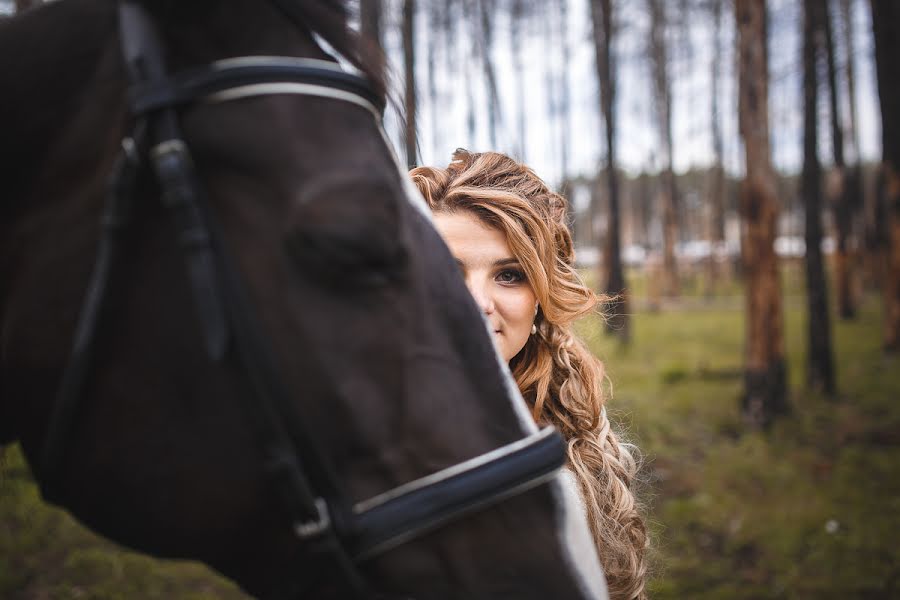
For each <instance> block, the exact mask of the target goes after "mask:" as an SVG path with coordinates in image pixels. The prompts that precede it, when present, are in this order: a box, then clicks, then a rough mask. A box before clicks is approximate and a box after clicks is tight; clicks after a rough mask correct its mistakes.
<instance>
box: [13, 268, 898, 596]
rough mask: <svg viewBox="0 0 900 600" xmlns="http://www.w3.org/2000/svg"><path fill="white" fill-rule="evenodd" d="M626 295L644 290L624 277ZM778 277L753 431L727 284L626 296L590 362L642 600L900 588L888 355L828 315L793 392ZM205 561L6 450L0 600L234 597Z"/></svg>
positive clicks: (794, 296) (859, 324) (892, 366)
mask: <svg viewBox="0 0 900 600" xmlns="http://www.w3.org/2000/svg"><path fill="white" fill-rule="evenodd" d="M632 282H633V283H634V285H635V288H636V289H638V290H640V289H643V287H644V282H642V281H641V280H640V279H639V278H636V277H632ZM797 282H798V278H796V274H795V273H792V272H788V273H787V274H786V279H785V290H786V302H785V305H786V326H787V336H786V340H787V349H788V359H789V369H790V370H789V378H790V383H791V404H792V407H793V414H792V415H791V416H790V417H787V418H785V419H783V420H781V421H780V422H778V423H777V424H776V425H775V426H774V427H773V429H772V430H771V431H770V432H768V433H765V434H763V433H754V432H748V431H746V430H745V427H744V425H743V423H742V421H741V418H740V415H739V411H738V398H739V395H740V391H741V367H742V352H743V350H742V348H743V346H742V343H743V342H742V339H743V315H742V312H741V310H742V306H743V305H742V302H741V300H740V295H739V293H740V290H739V288H737V287H736V286H731V287H729V288H728V292H727V293H726V296H725V297H724V298H722V299H719V300H715V301H711V302H706V301H704V300H703V299H702V298H701V297H700V296H699V295H697V296H691V295H690V294H692V293H694V294H699V293H700V288H701V286H699V285H692V284H690V282H689V284H688V285H687V286H686V288H685V291H686V293H687V294H688V297H687V298H685V299H684V300H683V301H681V302H680V303H677V304H671V305H668V306H666V307H664V309H663V310H661V311H659V312H646V311H645V310H644V309H642V308H641V306H642V304H641V302H635V303H634V306H635V307H636V308H635V314H634V318H633V343H632V344H631V346H630V347H628V348H627V349H623V348H621V347H619V346H618V344H617V342H616V341H615V340H614V338H610V337H607V336H605V335H604V334H603V333H602V323H601V322H600V321H599V319H593V320H587V321H585V322H583V323H581V325H580V330H581V333H582V334H583V336H584V337H585V338H587V339H588V341H589V343H590V344H591V345H592V347H593V349H594V350H595V352H596V353H597V354H598V355H599V356H600V357H601V358H603V359H604V361H605V362H606V364H607V368H608V372H609V375H610V378H611V381H612V383H613V386H614V391H615V398H614V400H613V401H612V402H611V403H610V408H611V410H612V413H613V415H614V416H615V417H617V418H618V419H619V420H620V421H621V422H622V423H623V424H624V425H625V426H626V427H627V429H628V432H629V436H630V437H631V439H632V441H634V442H636V443H638V444H639V445H640V446H641V448H642V449H643V451H644V454H645V455H646V468H645V479H646V486H645V490H644V493H643V497H644V499H645V501H646V503H647V505H648V514H649V518H650V522H651V528H652V531H653V536H654V545H655V550H654V561H653V562H654V571H655V574H654V579H653V581H652V583H651V595H652V597H653V598H656V599H665V598H679V599H684V598H691V599H695V598H696V599H719V598H721V599H732V598H734V599H742V598H748V599H749V598H798V599H805V598H810V599H811V598H824V599H828V598H842V599H848V598H849V599H852V598H860V599H862V598H866V599H868V598H900V549H898V546H897V544H896V542H895V537H896V536H897V534H898V533H900V360H898V359H897V358H894V359H886V358H884V357H883V356H882V354H881V351H880V314H879V308H880V307H879V304H878V302H877V300H876V299H875V298H874V297H873V298H869V299H867V302H866V303H865V304H864V306H863V310H862V312H861V314H860V316H859V318H858V319H857V320H855V321H853V322H847V323H844V322H838V323H836V324H835V328H836V329H835V331H834V340H835V352H836V358H837V361H836V362H837V368H838V387H839V389H840V394H839V396H838V398H836V399H834V400H829V399H826V398H824V397H821V396H820V395H817V394H813V393H808V392H806V391H804V389H803V385H802V382H803V378H804V369H803V360H804V346H805V343H804V340H805V334H804V331H805V317H804V310H803V299H802V296H800V295H799V294H800V288H799V285H798V283H797ZM239 597H241V596H240V594H239V592H237V590H235V589H234V587H233V586H230V585H229V584H228V583H226V582H223V581H221V580H219V579H217V578H215V577H214V576H212V575H210V574H209V573H208V572H207V571H205V570H204V569H203V568H201V567H199V566H197V565H193V564H185V563H174V562H164V561H153V560H150V559H147V558H144V557H140V556H136V555H134V554H130V553H124V552H120V551H118V550H117V549H116V548H115V547H113V546H112V545H111V544H109V543H108V542H105V541H103V540H99V539H97V538H96V537H94V536H93V535H91V534H89V533H88V532H86V531H84V530H83V529H81V528H80V527H79V526H78V525H77V524H75V523H74V522H73V521H72V520H71V519H70V518H69V517H68V516H66V515H65V514H64V513H62V512H60V511H57V510H54V509H51V508H48V507H47V506H45V505H43V504H42V503H41V502H40V500H39V498H38V495H37V491H36V489H35V488H34V486H33V485H32V483H31V481H30V476H29V474H28V471H27V469H26V467H25V466H24V465H23V463H22V459H21V456H20V454H19V452H18V450H17V449H16V448H13V449H11V450H9V451H7V452H6V455H5V457H4V458H3V459H2V464H0V598H9V599H19V598H29V599H30V598H52V599H69V598H91V599H110V600H112V599H119V598H123V599H124V598H146V599H149V598H190V599H195V600H199V599H203V598H239Z"/></svg>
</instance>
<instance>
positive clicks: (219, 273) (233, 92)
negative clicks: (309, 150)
mask: <svg viewBox="0 0 900 600" xmlns="http://www.w3.org/2000/svg"><path fill="white" fill-rule="evenodd" d="M276 3H277V4H278V6H279V8H281V9H282V10H283V11H284V12H287V13H288V14H289V15H291V12H290V11H291V10H292V9H291V7H290V0H286V1H285V0H276ZM119 33H120V37H121V41H122V50H123V55H124V58H125V65H126V69H127V72H128V76H129V80H130V84H131V87H130V90H129V106H130V110H131V114H132V116H133V118H134V127H133V130H132V133H131V135H130V136H129V137H127V138H125V140H124V141H123V143H122V148H123V149H122V151H121V153H120V154H119V156H118V158H117V160H116V163H115V165H114V168H113V172H112V175H111V177H110V184H109V189H108V191H107V200H106V204H105V208H104V211H103V216H102V229H101V231H102V233H101V238H100V242H99V247H98V250H97V256H96V258H95V264H94V270H93V272H92V275H91V280H90V282H89V286H88V290H87V292H86V295H85V298H84V302H83V305H82V307H81V312H80V315H79V320H78V323H77V326H76V331H75V336H74V341H73V348H72V353H71V357H70V360H69V363H68V364H67V365H66V368H65V371H64V373H63V378H62V382H61V384H60V387H59V390H58V394H57V398H56V402H55V405H54V409H53V413H52V415H51V419H50V423H49V429H48V433H47V436H46V440H45V444H44V448H43V454H42V462H41V464H40V470H41V474H42V477H41V480H42V486H43V488H42V489H43V493H44V495H45V496H46V497H47V498H48V499H54V498H61V493H62V490H61V489H60V486H61V482H62V473H63V468H64V466H65V465H64V460H63V457H64V452H65V449H66V447H67V445H68V442H69V438H70V435H71V429H72V423H73V419H74V415H75V412H76V409H77V407H78V403H79V400H80V398H81V396H82V395H83V392H84V387H85V384H86V382H87V378H88V375H89V373H90V370H91V366H92V364H93V356H94V348H95V346H96V339H97V330H98V326H99V322H100V318H101V315H102V312H103V307H104V304H105V301H106V298H107V295H108V294H107V290H108V288H109V281H110V278H111V274H112V273H113V271H114V270H115V268H116V265H117V263H119V262H120V259H121V252H120V246H121V245H122V243H123V241H124V240H123V236H122V232H123V231H124V230H125V229H126V228H127V227H128V225H129V223H130V221H131V213H132V205H133V202H134V198H135V187H136V180H137V177H138V174H139V173H140V172H141V170H142V169H146V168H147V167H148V166H149V168H151V169H152V174H153V175H154V176H155V177H156V179H157V181H158V183H159V186H160V190H161V196H162V204H163V205H164V206H165V207H166V209H167V211H168V213H169V217H170V219H171V220H172V222H173V224H174V226H175V228H176V232H177V234H178V241H179V245H180V246H181V249H182V253H183V257H184V261H185V266H186V270H187V274H188V279H189V281H190V287H191V292H192V296H193V299H194V303H195V308H196V312H197V315H198V317H199V319H200V321H201V325H202V328H203V334H204V340H205V348H206V351H207V354H208V356H209V358H210V360H212V361H216V362H222V361H224V360H226V359H234V360H236V361H237V362H238V364H239V366H240V368H241V371H242V373H243V374H244V375H245V377H246V381H247V384H248V387H249V389H250V391H251V392H252V394H249V395H246V396H242V397H244V398H245V401H246V403H247V414H248V415H249V416H250V420H249V421H250V424H251V426H252V427H253V429H254V433H255V436H256V438H257V441H258V443H260V444H261V447H262V449H263V455H264V457H265V458H264V466H265V469H266V472H267V474H268V476H269V477H270V479H271V481H272V483H273V489H275V490H276V491H277V494H278V496H279V499H280V501H281V503H282V505H283V507H284V508H285V509H286V511H287V513H288V515H289V516H290V519H291V520H290V523H291V526H292V528H293V531H294V533H295V534H296V536H297V537H298V538H299V539H300V541H301V542H302V543H303V544H304V551H305V552H306V553H307V554H306V555H307V556H311V557H314V558H317V559H319V560H320V561H321V562H322V564H323V565H331V567H330V568H332V569H334V570H335V571H336V573H335V578H336V579H339V580H340V582H341V585H345V586H346V588H347V596H351V595H352V597H359V598H371V597H372V594H371V593H370V591H369V589H368V588H367V586H366V585H365V582H364V580H363V577H362V575H361V574H360V572H359V569H358V565H359V564H360V563H362V562H364V561H366V560H368V559H371V558H374V557H376V556H378V555H380V554H381V553H383V552H385V551H387V550H389V549H391V548H393V547H395V546H397V545H399V544H402V543H405V542H407V541H410V540H412V539H414V538H416V537H418V536H421V535H422V534H424V533H426V532H428V531H430V530H432V529H434V528H436V527H438V526H441V525H443V524H446V523H448V522H450V521H454V520H456V519H459V518H461V517H463V516H465V515H467V514H470V513H472V512H473V511H476V510H480V509H482V508H485V507H487V506H490V505H492V504H495V503H497V502H500V501H501V500H504V499H506V498H509V497H511V496H514V495H516V494H519V493H521V492H523V491H525V490H527V489H529V488H532V487H534V486H537V485H539V484H541V483H543V482H545V481H547V480H549V479H550V478H552V477H553V476H555V474H556V472H557V471H558V469H559V468H560V467H561V466H562V465H563V464H564V463H565V458H566V454H565V445H564V443H563V441H562V438H561V436H560V435H559V434H558V433H557V432H556V431H554V430H553V429H552V428H546V429H544V430H542V431H540V432H538V433H536V434H533V435H530V436H529V437H526V438H524V439H521V440H519V441H517V442H515V443H512V444H509V445H507V446H503V447H501V448H497V449H496V450H493V451H491V452H488V453H487V454H483V455H481V456H478V457H476V458H473V459H470V460H467V461H465V462H462V463H459V464H457V465H454V466H452V467H450V468H447V469H444V470H442V471H438V472H437V473H433V474H432V475H429V476H427V477H424V478H422V479H418V480H415V481H412V482H409V483H407V484H404V485H402V486H400V487H398V488H395V489H392V490H389V491H387V492H385V493H383V494H380V495H378V496H376V497H374V498H370V499H368V500H364V501H362V502H358V503H355V504H352V503H351V501H350V500H349V499H348V497H347V494H346V493H344V492H343V491H342V486H341V485H340V482H339V480H338V478H337V477H336V476H335V473H334V471H333V470H332V468H331V467H330V465H329V461H328V460H327V457H326V456H325V454H324V453H323V452H322V451H321V450H320V449H319V447H318V445H317V444H316V443H315V441H314V436H313V435H311V433H310V431H309V427H307V426H306V425H305V424H304V423H302V422H300V421H299V420H298V419H297V417H296V415H295V413H294V411H292V410H291V409H290V406H291V402H290V395H289V394H288V392H287V390H286V389H285V387H284V385H283V383H282V379H281V377H279V375H278V373H277V369H276V368H275V361H274V360H272V358H271V350H270V348H269V345H268V344H267V343H266V339H265V336H264V335H263V334H262V332H261V328H260V327H259V325H258V324H257V322H256V320H255V318H254V315H253V311H252V310H251V307H250V304H249V302H248V301H247V295H246V293H245V291H244V286H243V285H242V284H241V281H240V277H239V275H238V273H237V270H236V269H235V268H234V267H233V265H232V262H231V260H230V259H229V257H228V254H227V252H226V249H225V247H224V244H223V241H222V239H221V236H220V235H219V232H218V229H217V227H216V226H215V223H214V219H213V216H212V214H211V211H210V210H209V208H208V206H207V203H206V201H205V198H204V194H203V193H202V190H201V187H200V186H199V184H198V180H197V177H196V175H195V173H194V171H193V166H192V162H191V158H190V153H189V151H188V146H187V144H186V142H185V141H184V139H183V136H182V135H181V130H180V126H179V120H178V114H177V109H178V108H180V107H182V106H185V105H188V104H196V103H198V102H224V101H228V100H233V99H236V98H244V97H249V96H261V95H271V94H300V95H312V96H319V97H324V98H331V99H334V100H338V101H342V102H348V103H352V104H355V105H357V106H360V107H362V108H365V109H366V110H368V111H370V112H371V113H372V114H373V115H374V117H375V118H376V120H377V121H378V124H379V127H380V119H381V112H382V110H383V103H382V102H381V100H380V99H379V98H378V96H377V95H376V94H375V93H374V92H373V91H372V88H371V86H370V85H369V83H368V81H366V80H365V79H363V78H362V77H359V76H357V75H355V74H352V73H348V72H346V71H344V70H342V69H340V68H339V67H338V66H337V65H336V64H334V63H331V62H327V61H321V60H313V59H303V58H294V57H253V56H250V57H240V58H232V59H227V60H222V61H218V62H215V63H213V64H212V65H210V66H208V67H206V68H202V69H192V70H188V71H184V72H179V73H176V74H174V75H169V74H168V73H167V72H166V69H165V63H164V60H163V53H162V50H161V48H162V45H161V42H160V38H159V35H158V32H157V31H156V29H155V27H154V24H153V22H152V21H151V19H150V17H149V15H147V14H146V12H145V9H144V8H143V6H142V5H141V4H139V3H138V2H135V1H134V0H122V1H120V3H119ZM148 163H149V164H148ZM301 572H302V570H301Z"/></svg>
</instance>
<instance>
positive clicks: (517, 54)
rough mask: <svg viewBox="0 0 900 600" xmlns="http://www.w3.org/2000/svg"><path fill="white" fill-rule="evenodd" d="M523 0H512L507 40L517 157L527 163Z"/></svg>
mask: <svg viewBox="0 0 900 600" xmlns="http://www.w3.org/2000/svg"><path fill="white" fill-rule="evenodd" d="M524 4H525V0H513V2H512V6H511V7H510V15H509V21H510V22H509V24H510V32H509V42H510V51H511V54H512V65H513V89H515V92H516V93H515V96H516V97H515V101H516V103H517V111H516V144H517V148H518V155H519V159H520V160H521V161H522V162H525V163H527V162H528V157H527V155H526V148H528V133H527V128H526V127H525V122H526V119H525V67H524V66H523V64H522V24H523V23H524V21H525V6H524Z"/></svg>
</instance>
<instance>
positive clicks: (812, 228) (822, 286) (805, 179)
mask: <svg viewBox="0 0 900 600" xmlns="http://www.w3.org/2000/svg"><path fill="white" fill-rule="evenodd" d="M803 12H804V24H803V174H802V190H803V206H804V210H805V215H806V234H805V240H806V261H805V263H806V300H807V310H808V312H807V319H808V321H807V343H808V349H807V364H806V367H807V371H806V382H807V385H808V386H809V387H810V388H812V389H815V390H819V391H824V392H825V393H827V394H828V395H833V394H834V361H833V359H832V351H831V321H830V319H829V315H828V291H827V285H826V281H825V267H824V265H823V261H822V200H821V196H822V185H821V180H822V168H821V165H820V164H819V155H818V141H819V135H818V134H819V132H818V112H817V110H816V107H817V102H816V100H817V97H818V94H817V92H818V77H817V67H818V64H817V63H818V60H817V59H818V56H819V54H820V53H819V49H820V47H821V44H820V42H821V39H822V35H823V34H824V33H825V27H827V25H826V24H825V19H826V18H827V16H828V13H827V6H826V0H804V3H803ZM832 100H834V99H833V98H832ZM833 125H834V123H832V126H833ZM839 140H840V136H838V138H837V140H835V143H837V142H838V141H839ZM838 158H840V160H841V161H843V154H842V153H841V152H840V151H838ZM835 168H840V166H839V165H835Z"/></svg>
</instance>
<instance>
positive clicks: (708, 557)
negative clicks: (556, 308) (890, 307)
mask: <svg viewBox="0 0 900 600" xmlns="http://www.w3.org/2000/svg"><path fill="white" fill-rule="evenodd" d="M785 283H786V286H785V287H786V288H787V289H789V290H790V289H793V288H794V287H795V282H793V281H790V282H785ZM697 300H698V299H694V300H693V301H692V300H691V299H687V301H686V302H684V304H685V305H686V306H691V308H690V309H686V308H683V309H681V310H679V309H677V308H675V309H671V310H666V311H664V312H659V313H637V314H635V315H634V319H633V323H634V329H633V334H634V338H633V344H632V345H631V347H630V348H628V349H623V348H621V347H619V346H618V345H617V343H616V342H615V341H613V339H611V338H608V337H606V336H604V335H602V334H601V333H600V332H601V330H602V323H600V322H599V320H594V321H591V322H587V323H583V324H582V332H583V335H584V336H585V337H586V338H588V339H589V341H590V343H591V344H592V347H593V349H594V350H595V352H596V353H597V354H598V355H599V356H601V357H602V358H603V359H604V360H605V361H606V363H607V368H608V372H609V375H610V378H611V380H612V383H613V386H614V390H615V399H614V400H613V401H612V402H611V403H610V407H611V408H612V407H615V410H614V413H615V414H617V415H618V416H619V418H620V420H621V421H622V422H623V423H624V424H626V425H627V426H628V427H629V431H630V436H631V438H632V439H633V441H636V442H637V443H638V444H639V445H640V446H641V447H642V449H643V450H644V452H645V454H646V459H647V465H646V469H645V479H646V482H647V485H646V490H645V498H646V501H647V503H648V507H649V515H650V519H651V523H652V530H653V533H654V537H655V547H656V549H655V556H654V568H655V571H656V572H655V577H654V579H653V582H652V584H651V592H652V594H651V595H652V597H653V598H657V599H662V598H697V599H706V598H708V599H713V598H722V599H732V598H748V599H749V598H844V599H847V598H900V549H898V547H897V544H896V541H895V540H896V536H897V534H898V533H900V360H898V359H897V358H894V359H886V358H884V357H883V356H882V353H881V350H880V341H881V336H880V323H881V321H880V314H879V308H880V307H879V305H878V302H877V301H876V299H875V298H874V297H873V298H869V299H867V301H866V303H865V304H864V306H863V310H862V312H861V314H860V316H859V318H858V319H857V320H855V321H853V322H838V323H836V324H835V327H836V328H835V330H834V342H835V345H834V348H835V354H836V365H837V373H838V387H839V390H840V394H839V396H838V397H837V398H836V399H834V400H830V399H827V398H824V397H822V396H821V395H818V394H815V393H809V392H808V391H805V390H804V386H803V381H804V377H805V371H804V360H805V354H804V348H805V339H806V338H805V331H806V324H805V321H806V319H805V311H804V309H803V298H802V297H798V296H794V295H789V296H788V297H787V299H786V307H787V308H786V345H787V351H788V359H789V369H790V371H789V379H790V385H791V403H792V407H793V414H792V415H791V416H790V417H788V418H785V419H783V420H781V421H780V422H778V423H777V424H776V425H775V427H773V429H772V431H770V432H768V433H766V434H763V433H754V432H748V431H747V430H746V429H745V427H744V425H743V423H742V421H741V418H740V414H739V410H738V406H739V400H738V399H739V396H740V392H741V382H742V380H741V377H742V375H741V364H742V348H743V345H742V344H743V342H742V339H743V314H742V312H741V310H740V308H739V307H735V306H734V302H732V301H724V302H721V303H717V302H711V303H709V304H708V305H707V306H706V308H705V309H703V310H697V304H698V302H697Z"/></svg>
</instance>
